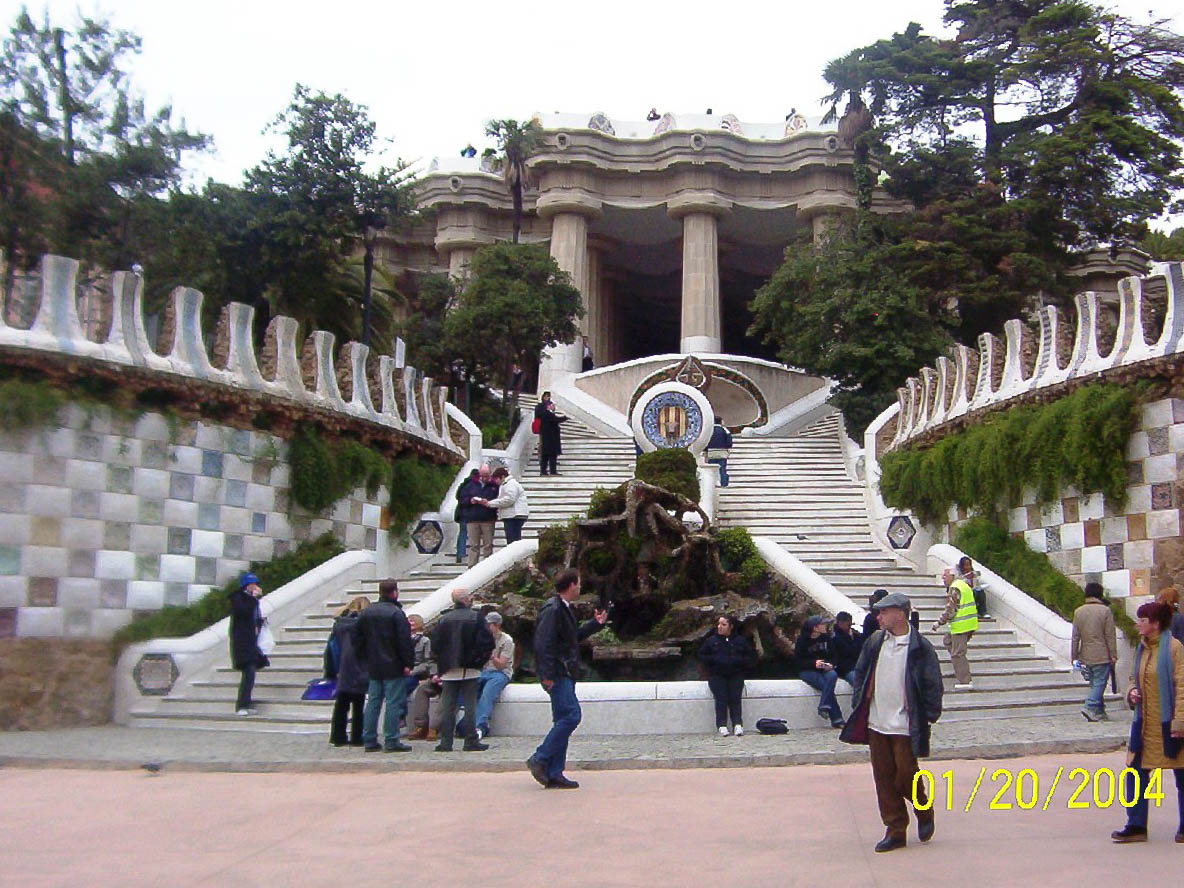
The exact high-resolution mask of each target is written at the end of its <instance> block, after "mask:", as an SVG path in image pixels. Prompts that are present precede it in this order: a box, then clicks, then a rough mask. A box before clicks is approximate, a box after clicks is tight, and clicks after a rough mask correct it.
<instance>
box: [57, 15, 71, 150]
mask: <svg viewBox="0 0 1184 888" xmlns="http://www.w3.org/2000/svg"><path fill="white" fill-rule="evenodd" d="M53 45H54V49H55V50H56V51H57V57H58V78H59V83H58V105H60V106H61V109H62V150H63V152H64V153H65V155H66V163H68V164H70V166H74V109H73V108H72V107H70V106H71V102H70V81H69V80H67V79H66V32H65V31H63V30H62V29H61V28H58V29H57V30H55V31H54V32H53Z"/></svg>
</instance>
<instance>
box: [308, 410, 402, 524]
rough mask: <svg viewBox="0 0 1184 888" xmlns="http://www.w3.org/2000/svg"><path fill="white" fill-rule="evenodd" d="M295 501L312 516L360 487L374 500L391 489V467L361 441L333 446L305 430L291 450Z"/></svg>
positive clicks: (309, 429)
mask: <svg viewBox="0 0 1184 888" xmlns="http://www.w3.org/2000/svg"><path fill="white" fill-rule="evenodd" d="M288 458H289V463H290V465H291V467H292V475H291V480H292V500H293V501H294V502H296V503H299V504H300V505H302V506H304V508H306V509H308V510H309V511H310V512H323V511H325V510H326V509H328V508H329V507H330V506H332V505H333V504H334V503H335V502H337V501H338V500H339V499H341V498H342V497H344V496H347V495H348V494H349V493H350V492H351V491H352V490H354V489H355V488H357V487H362V486H365V488H366V493H367V494H368V495H369V496H374V495H375V494H377V493H378V488H379V487H382V486H383V485H387V486H388V487H389V486H390V481H391V464H390V462H389V461H388V460H387V459H386V457H384V456H383V455H382V454H381V453H379V452H378V451H377V450H374V449H373V448H371V447H366V446H365V445H364V444H359V443H358V442H357V441H338V442H330V441H327V440H325V438H324V437H323V436H322V435H321V433H320V432H319V431H317V430H316V429H315V428H313V427H312V426H307V425H305V426H301V427H300V428H299V429H297V430H296V434H295V435H294V436H293V437H292V446H291V449H290V450H289V456H288Z"/></svg>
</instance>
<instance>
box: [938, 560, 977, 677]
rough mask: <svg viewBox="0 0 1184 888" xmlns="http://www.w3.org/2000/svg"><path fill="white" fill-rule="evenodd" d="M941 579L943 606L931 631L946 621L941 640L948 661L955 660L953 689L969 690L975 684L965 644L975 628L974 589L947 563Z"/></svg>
mask: <svg viewBox="0 0 1184 888" xmlns="http://www.w3.org/2000/svg"><path fill="white" fill-rule="evenodd" d="M941 579H942V582H944V583H945V584H946V609H945V610H944V611H942V615H941V616H940V617H938V619H937V622H936V623H934V624H933V631H934V632H936V631H937V630H938V627H940V626H945V625H947V624H948V625H949V627H950V628H949V630H948V631H947V632H946V634H945V637H944V638H943V639H942V644H943V645H945V648H946V650H948V651H949V652H950V662H952V663H953V664H954V690H955V691H969V690H970V689H971V688H973V687H974V685H973V684H972V683H971V676H970V660H969V659H968V658H967V656H966V648H967V646H968V645H969V644H970V639H971V638H973V637H974V633H975V630H977V629H978V608H977V607H976V606H975V603H974V590H973V589H971V588H970V584H969V583H968V582H966V581H965V580H964V579H962V578H961V577H959V576H958V575H957V574H956V573H955V572H954V571H953V569H951V568H948V567H947V568H946V569H945V570H944V571H942V575H941Z"/></svg>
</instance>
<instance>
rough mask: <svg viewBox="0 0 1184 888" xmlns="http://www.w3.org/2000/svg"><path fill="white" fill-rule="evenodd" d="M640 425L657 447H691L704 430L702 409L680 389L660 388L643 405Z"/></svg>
mask: <svg viewBox="0 0 1184 888" xmlns="http://www.w3.org/2000/svg"><path fill="white" fill-rule="evenodd" d="M641 428H642V432H643V433H644V434H645V437H646V440H648V441H649V442H650V443H651V444H653V445H654V446H655V447H657V448H660V449H669V448H673V447H683V448H690V446H691V445H692V444H693V443H694V442H695V441H696V439H698V437H699V435H700V433H701V432H702V431H703V411H702V410H701V409H700V408H699V405H698V404H696V403H695V402H694V400H692V399H691V398H690V397H689V396H687V395H684V394H683V393H682V392H662V393H661V394H658V395H655V396H654V397H653V398H652V399H650V401H649V403H647V404H646V405H645V408H644V409H643V411H642V414H641Z"/></svg>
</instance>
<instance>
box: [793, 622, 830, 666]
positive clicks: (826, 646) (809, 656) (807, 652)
mask: <svg viewBox="0 0 1184 888" xmlns="http://www.w3.org/2000/svg"><path fill="white" fill-rule="evenodd" d="M830 658H831V649H830V633H827V634H826V635H820V636H818V637H817V638H813V637H811V635H810V630H809V629H803V630H802V633H801V634H800V635H799V636H798V640H797V644H795V645H794V648H793V659H794V665H795V666H797V669H798V672H803V671H805V670H807V669H809V670H813V671H817V670H818V667H817V666H815V665H814V662H815V661H816V660H827V661H830Z"/></svg>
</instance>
